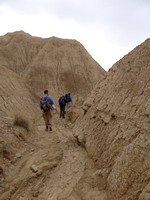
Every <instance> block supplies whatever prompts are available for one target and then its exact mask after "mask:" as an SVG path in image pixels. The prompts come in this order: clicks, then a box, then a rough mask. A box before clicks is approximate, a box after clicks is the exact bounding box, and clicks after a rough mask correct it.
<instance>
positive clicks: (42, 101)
mask: <svg viewBox="0 0 150 200" xmlns="http://www.w3.org/2000/svg"><path fill="white" fill-rule="evenodd" d="M40 108H41V110H43V111H44V112H46V111H49V110H50V109H52V105H51V104H49V103H48V97H42V98H41V99H40Z"/></svg>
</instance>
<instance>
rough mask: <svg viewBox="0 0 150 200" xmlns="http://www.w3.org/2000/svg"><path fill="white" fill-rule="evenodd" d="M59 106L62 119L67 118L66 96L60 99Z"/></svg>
mask: <svg viewBox="0 0 150 200" xmlns="http://www.w3.org/2000/svg"><path fill="white" fill-rule="evenodd" d="M58 103H59V106H60V118H61V117H62V118H65V113H66V112H65V105H66V99H65V97H64V96H62V97H60V98H59V100H58Z"/></svg>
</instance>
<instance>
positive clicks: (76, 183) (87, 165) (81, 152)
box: [39, 124, 106, 200]
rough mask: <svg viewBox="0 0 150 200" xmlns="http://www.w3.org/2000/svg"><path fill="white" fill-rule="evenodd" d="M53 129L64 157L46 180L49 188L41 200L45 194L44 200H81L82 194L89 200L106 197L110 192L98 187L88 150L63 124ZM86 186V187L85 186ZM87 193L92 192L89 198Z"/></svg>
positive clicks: (41, 127) (102, 199)
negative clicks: (79, 143) (106, 193)
mask: <svg viewBox="0 0 150 200" xmlns="http://www.w3.org/2000/svg"><path fill="white" fill-rule="evenodd" d="M43 128H44V127H43V126H40V127H39V130H42V129H43ZM53 132H55V133H56V134H57V136H58V138H59V140H60V148H61V149H62V151H63V158H62V161H61V162H60V164H59V165H58V166H57V167H56V168H55V169H54V171H53V173H51V175H50V177H49V179H47V180H46V183H45V184H46V189H45V190H44V192H43V193H42V194H41V197H40V196H39V199H42V197H43V196H44V197H45V198H44V199H47V200H80V199H82V197H83V198H86V200H88V198H89V200H91V199H93V200H100V199H101V200H104V199H105V197H106V195H105V194H104V193H103V192H100V191H99V190H98V188H97V186H95V185H92V184H95V181H96V180H95V179H94V178H93V177H92V176H93V174H94V172H95V169H94V164H93V162H92V161H91V160H90V159H89V157H88V155H87V152H86V151H85V149H84V148H83V147H82V146H79V145H78V144H77V142H76V140H75V138H74V137H73V132H72V130H71V129H70V128H65V126H64V125H63V124H62V125H57V127H55V126H54V127H53ZM80 185H82V187H80ZM84 185H86V186H85V188H84V189H83V186H84ZM75 191H76V192H75ZM94 191H95V192H94ZM93 192H94V193H95V194H93ZM78 193H80V194H78ZM81 193H82V194H81ZM87 194H89V195H88V196H89V197H86V195H87ZM100 195H101V198H100ZM90 198H91V199H90ZM44 199H43V200H44Z"/></svg>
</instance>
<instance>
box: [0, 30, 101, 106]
mask: <svg viewBox="0 0 150 200" xmlns="http://www.w3.org/2000/svg"><path fill="white" fill-rule="evenodd" d="M0 64H1V65H2V66H4V67H7V68H9V69H11V70H12V71H14V72H16V73H17V74H19V75H20V76H21V78H22V79H24V80H25V82H26V83H27V84H28V85H30V87H31V88H32V89H33V90H34V92H35V93H36V94H37V95H39V96H41V95H42V94H43V91H44V90H45V89H48V90H49V93H50V94H51V96H53V98H54V100H55V102H57V101H58V98H59V97H60V95H63V94H66V93H68V92H71V94H72V96H73V98H74V101H76V100H78V101H79V104H81V102H82V101H83V100H84V99H85V98H86V96H87V95H88V94H89V92H90V91H91V90H92V89H93V87H94V86H95V84H96V83H97V81H98V80H99V79H100V78H101V77H102V76H103V75H104V74H105V71H104V69H103V68H102V67H101V66H100V65H99V64H98V63H97V62H96V61H95V60H94V59H93V58H92V57H91V56H90V54H89V53H88V52H87V51H86V49H85V48H84V47H83V46H82V45H81V44H80V43H79V42H77V41H76V40H67V39H59V38H56V37H51V38H47V39H43V38H39V37H33V36H31V35H29V34H27V33H25V32H23V31H18V32H14V33H8V34H6V35H4V36H1V37H0Z"/></svg>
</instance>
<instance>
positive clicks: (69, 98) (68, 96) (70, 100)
mask: <svg viewBox="0 0 150 200" xmlns="http://www.w3.org/2000/svg"><path fill="white" fill-rule="evenodd" d="M65 99H66V103H67V109H68V108H69V107H70V104H71V103H72V104H73V101H72V97H71V93H68V94H65Z"/></svg>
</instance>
